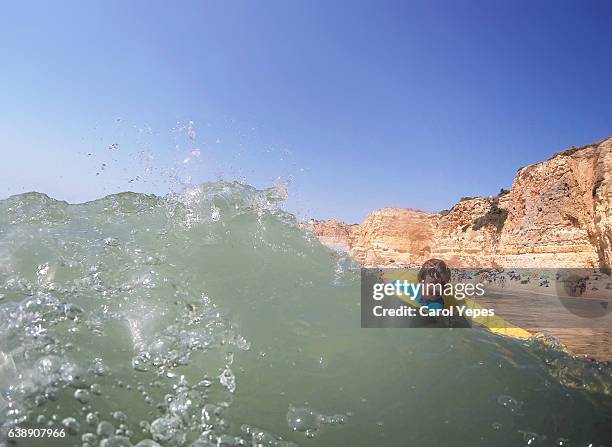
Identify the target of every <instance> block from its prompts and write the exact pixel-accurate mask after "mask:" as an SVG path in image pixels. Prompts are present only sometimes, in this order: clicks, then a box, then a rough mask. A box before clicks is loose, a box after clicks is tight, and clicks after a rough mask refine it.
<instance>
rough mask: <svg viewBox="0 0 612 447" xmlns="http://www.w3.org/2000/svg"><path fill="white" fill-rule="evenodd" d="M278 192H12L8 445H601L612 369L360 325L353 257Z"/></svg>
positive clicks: (541, 344)
mask: <svg viewBox="0 0 612 447" xmlns="http://www.w3.org/2000/svg"><path fill="white" fill-rule="evenodd" d="M285 198H286V189H285V188H284V187H283V185H279V186H277V187H274V188H270V189H266V190H256V189H254V188H252V187H249V186H245V185H242V184H239V183H235V182H234V183H230V182H216V183H208V184H204V185H201V186H199V187H195V188H191V189H188V190H186V191H185V192H183V193H180V194H171V195H168V196H166V197H157V196H153V195H144V194H135V193H129V192H126V193H121V194H116V195H112V196H108V197H104V198H102V199H99V200H96V201H93V202H88V203H84V204H76V205H71V204H67V203H66V202H61V201H57V200H53V199H51V198H49V197H47V196H46V195H44V194H39V193H28V194H21V195H18V196H13V197H10V198H8V199H6V200H2V201H0V424H1V425H2V429H1V430H2V433H1V434H0V445H1V446H4V445H7V444H6V443H7V442H9V438H8V432H9V430H11V429H18V428H21V429H23V428H25V429H27V428H47V427H49V428H54V429H55V428H61V429H64V430H65V432H66V434H67V438H63V439H58V438H46V439H34V438H31V437H30V438H20V439H16V438H11V442H16V443H17V445H27V446H30V445H45V446H54V445H58V446H60V445H61V446H64V445H81V446H83V447H96V446H99V447H113V446H114V447H116V446H131V445H136V446H138V447H152V446H157V445H163V446H192V447H204V446H285V447H288V446H295V445H321V446H339V445H347V446H348V445H351V446H371V445H420V446H426V445H431V446H434V445H435V446H440V445H457V444H459V445H513V446H514V445H530V446H533V445H566V444H567V443H569V444H570V445H584V446H587V445H589V444H590V443H592V444H593V445H600V444H604V443H608V444H609V443H611V442H612V433H611V432H610V430H609V428H610V423H611V420H610V417H611V416H610V415H611V414H612V398H611V397H610V385H611V383H612V378H611V374H610V371H611V370H610V366H609V365H607V364H602V363H598V362H593V361H585V360H581V359H575V358H573V357H571V356H569V355H568V354H567V353H565V352H563V351H562V350H560V349H558V348H556V347H555V346H554V344H552V343H550V342H548V341H547V340H540V339H534V340H530V341H528V342H520V341H517V340H511V339H506V338H501V337H497V336H493V335H491V334H488V333H486V332H484V331H477V330H442V329H429V330H427V329H418V330H416V329H415V330H393V329H391V330H383V329H381V330H367V329H361V328H360V312H359V297H360V292H359V286H360V284H359V271H358V268H357V266H356V265H354V264H352V263H351V262H350V261H348V260H347V259H344V258H342V257H341V256H340V255H339V254H337V253H335V252H332V251H330V250H328V249H326V248H324V247H323V246H321V245H320V243H319V242H318V241H317V240H316V238H314V237H313V236H312V235H310V234H309V233H307V232H305V231H303V230H302V229H301V228H300V226H299V224H298V222H297V221H296V219H295V218H294V217H293V216H292V215H290V214H288V213H286V212H284V211H282V209H281V208H280V207H279V205H280V204H281V203H282V202H283V201H284V200H285Z"/></svg>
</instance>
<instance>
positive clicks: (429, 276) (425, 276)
mask: <svg viewBox="0 0 612 447" xmlns="http://www.w3.org/2000/svg"><path fill="white" fill-rule="evenodd" d="M418 279H419V282H420V283H421V284H422V285H421V293H419V295H418V296H417V298H416V301H417V302H418V303H419V304H420V305H421V306H425V307H427V308H428V309H444V298H443V296H442V293H443V290H444V286H445V285H446V284H448V283H449V282H450V280H451V271H450V269H449V268H448V266H447V265H446V263H445V262H444V261H442V260H440V259H429V260H428V261H425V263H424V264H423V266H422V267H421V270H419V275H418Z"/></svg>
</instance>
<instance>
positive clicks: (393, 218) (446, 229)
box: [309, 138, 612, 268]
mask: <svg viewBox="0 0 612 447" xmlns="http://www.w3.org/2000/svg"><path fill="white" fill-rule="evenodd" d="M309 228H310V229H311V231H313V232H314V233H315V234H316V235H317V236H318V237H319V238H320V239H321V241H322V242H323V243H326V244H328V245H336V246H338V245H340V246H342V247H343V248H344V249H345V250H346V251H348V252H349V253H350V254H351V255H352V256H353V257H354V258H355V259H356V260H357V261H359V262H360V263H362V264H363V265H366V266H393V265H410V264H413V265H414V264H420V263H422V262H423V261H425V260H426V259H428V258H431V257H437V258H440V259H444V260H446V261H448V262H449V263H450V264H451V265H454V266H483V267H492V266H500V267H517V268H528V267H552V268H554V267H600V268H609V267H610V266H611V263H612V138H609V139H607V140H604V141H602V142H599V143H595V144H593V145H589V146H585V147H583V148H578V149H570V150H568V151H565V152H560V153H558V154H555V155H554V156H553V157H552V158H550V159H549V160H547V161H544V162H542V163H538V164H535V165H532V166H528V167H526V168H522V169H520V170H519V171H518V172H517V175H516V177H515V180H514V183H513V185H512V189H511V190H510V191H503V192H502V193H501V194H500V195H499V196H498V197H495V198H483V197H479V198H471V199H465V200H462V201H460V202H459V203H457V204H456V205H455V206H454V207H453V208H452V209H451V210H450V211H448V212H445V213H425V212H421V211H414V210H407V209H399V208H385V209H381V210H378V211H375V212H373V213H371V214H370V215H369V216H368V217H367V218H366V219H365V221H364V222H363V223H362V224H360V225H347V224H344V223H342V222H338V221H328V222H317V223H316V224H315V225H310V226H309ZM331 242H333V244H332V243H331Z"/></svg>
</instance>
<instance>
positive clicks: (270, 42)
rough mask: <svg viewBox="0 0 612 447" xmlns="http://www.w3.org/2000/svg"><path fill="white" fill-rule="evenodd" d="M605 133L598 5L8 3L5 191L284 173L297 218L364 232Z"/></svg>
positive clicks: (436, 206)
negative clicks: (366, 223)
mask: <svg viewBox="0 0 612 447" xmlns="http://www.w3.org/2000/svg"><path fill="white" fill-rule="evenodd" d="M190 121H191V122H193V125H192V126H191V127H192V129H191V131H190V129H189V127H190V125H189V122H190ZM610 135H612V3H611V2H609V1H584V2H579V1H573V0H572V1H564V0H554V1H537V0H536V1H533V0H530V1H521V0H516V1H514V0H513V1H510V0H508V1H495V0H486V1H455V0H452V1H436V0H434V1H431V0H430V1H422V2H420V1H419V2H411V1H397V2H395V1H386V0H383V1H380V0H376V1H369V2H360V1H329V0H326V1H314V0H309V1H295V0H283V1H218V2H172V3H171V2H155V1H140V2H133V1H130V2H126V1H116V2H111V1H98V2H81V1H78V2H77V1H75V2H68V1H61V2H49V1H44V2H27V1H26V2H18V1H13V2H3V3H2V5H1V6H0V196H2V197H5V196H8V195H11V194H16V193H20V192H24V191H30V190H37V191H41V192H46V193H48V194H49V195H51V196H53V197H55V198H58V199H64V200H68V201H71V202H76V201H84V200H90V199H93V198H96V197H100V196H102V195H105V194H108V193H112V192H117V191H124V190H128V189H129V190H136V191H144V192H155V193H160V194H161V193H165V192H167V191H168V189H169V188H171V187H175V188H176V187H177V186H172V181H173V180H172V179H173V178H176V179H178V181H179V182H181V183H186V182H188V181H191V182H192V183H199V182H203V181H206V180H211V179H216V178H219V177H221V178H224V179H230V180H231V179H240V180H242V181H246V182H248V183H250V184H253V185H254V186H257V187H265V186H270V185H272V184H273V183H274V181H275V180H276V179H278V178H281V179H285V180H289V181H290V188H289V194H290V200H289V203H288V204H287V207H288V208H289V209H290V210H291V211H293V212H296V213H297V214H298V215H299V216H300V217H303V218H306V217H315V218H332V217H335V218H340V219H344V220H347V221H351V222H359V221H361V220H362V219H363V218H364V217H365V215H366V214H367V213H368V212H369V211H371V210H374V209H376V208H380V207H383V206H398V207H413V208H420V209H425V210H440V209H444V208H448V207H450V206H451V205H452V204H453V203H455V202H456V201H457V200H458V199H459V198H460V197H461V196H473V195H491V194H495V193H497V192H498V191H499V189H500V188H501V187H506V188H507V187H509V186H510V185H511V183H512V179H513V177H514V174H515V172H516V170H517V169H518V168H520V167H522V166H525V165H527V164H531V163H534V162H537V161H541V160H544V159H546V158H548V157H549V156H550V155H552V154H553V153H554V152H556V151H558V150H562V149H565V148H567V147H570V146H572V145H575V146H579V145H584V144H587V143H590V142H594V141H596V140H600V139H603V138H605V137H607V136H610ZM103 164H104V165H103ZM102 168H104V169H102Z"/></svg>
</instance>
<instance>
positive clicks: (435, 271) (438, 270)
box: [419, 258, 451, 285]
mask: <svg viewBox="0 0 612 447" xmlns="http://www.w3.org/2000/svg"><path fill="white" fill-rule="evenodd" d="M425 278H431V279H433V280H434V281H435V282H436V283H438V284H442V285H444V284H448V283H449V282H450V280H451V271H450V269H449V268H448V266H447V265H446V262H444V261H442V260H441V259H435V258H432V259H429V260H427V261H425V262H424V263H423V266H422V267H421V270H419V282H420V281H423V280H425Z"/></svg>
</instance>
